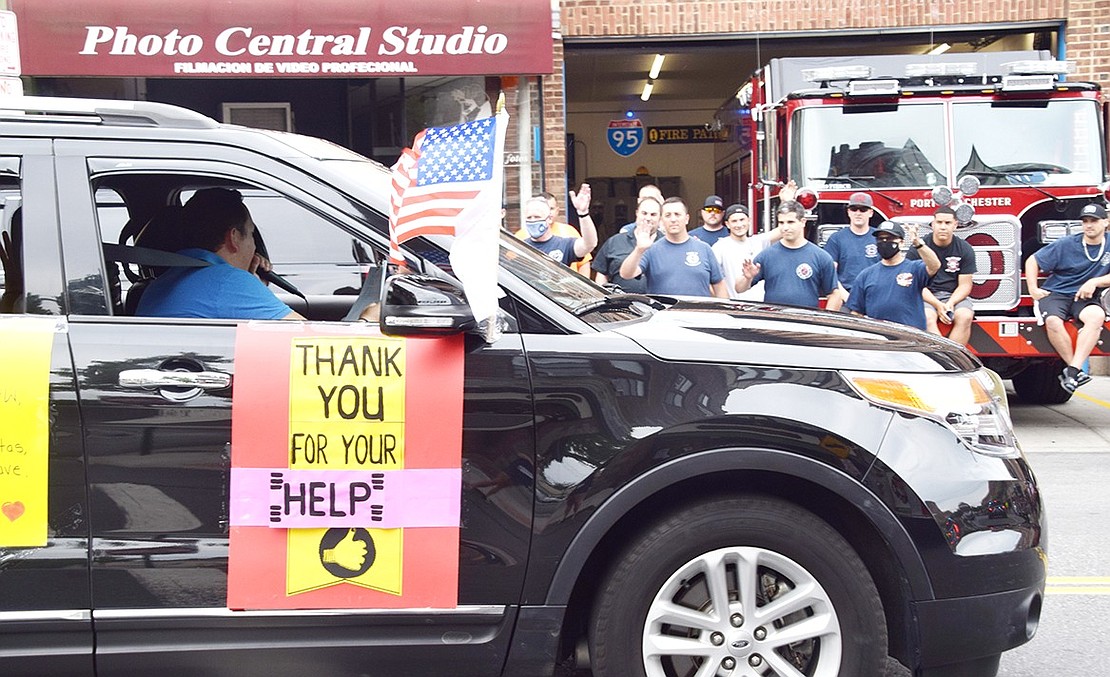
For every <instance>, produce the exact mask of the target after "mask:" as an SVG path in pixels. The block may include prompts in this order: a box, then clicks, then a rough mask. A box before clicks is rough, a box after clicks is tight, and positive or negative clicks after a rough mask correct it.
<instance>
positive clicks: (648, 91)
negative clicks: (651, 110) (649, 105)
mask: <svg viewBox="0 0 1110 677" xmlns="http://www.w3.org/2000/svg"><path fill="white" fill-rule="evenodd" d="M654 88H655V85H653V84H651V80H648V81H647V82H645V83H644V91H643V92H642V93H641V94H640V101H647V100H648V99H650V98H651V90H652V89H654Z"/></svg>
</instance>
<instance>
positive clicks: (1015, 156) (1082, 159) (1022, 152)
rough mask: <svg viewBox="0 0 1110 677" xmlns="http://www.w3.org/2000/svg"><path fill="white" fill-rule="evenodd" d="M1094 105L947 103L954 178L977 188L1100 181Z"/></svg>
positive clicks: (1071, 102) (1078, 101)
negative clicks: (972, 179) (970, 180)
mask: <svg viewBox="0 0 1110 677" xmlns="http://www.w3.org/2000/svg"><path fill="white" fill-rule="evenodd" d="M1098 115H1099V110H1098V104H1097V103H1096V102H1095V101H1092V100H1089V99H1055V100H1042V101H1014V102H1008V101H1007V102H998V101H996V102H986V101H983V102H953V104H952V132H953V144H954V157H955V159H956V164H957V167H959V168H960V169H959V172H958V176H963V175H964V174H974V175H975V176H978V177H979V180H980V182H981V184H982V185H983V186H986V187H989V186H1012V185H1020V184H1033V185H1037V186H1071V185H1094V184H1098V183H1100V182H1101V181H1102V171H1101V167H1102V150H1101V148H1100V146H1099V140H1098V139H1099V117H1098Z"/></svg>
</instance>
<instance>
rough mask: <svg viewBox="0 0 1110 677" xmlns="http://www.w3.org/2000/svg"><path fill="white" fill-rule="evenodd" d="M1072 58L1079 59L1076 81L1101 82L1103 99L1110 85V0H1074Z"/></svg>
mask: <svg viewBox="0 0 1110 677" xmlns="http://www.w3.org/2000/svg"><path fill="white" fill-rule="evenodd" d="M1065 35H1066V46H1065V49H1066V50H1067V56H1068V59H1069V60H1071V61H1075V63H1076V71H1075V74H1074V75H1070V76H1068V77H1069V78H1070V79H1073V80H1085V81H1090V82H1097V83H1099V84H1100V85H1102V87H1103V98H1104V99H1105V98H1106V89H1107V88H1108V87H1110V1H1108V0H1071V1H1070V2H1069V3H1068V26H1067V32H1066V34H1065Z"/></svg>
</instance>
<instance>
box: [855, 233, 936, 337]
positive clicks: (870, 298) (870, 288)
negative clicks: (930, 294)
mask: <svg viewBox="0 0 1110 677" xmlns="http://www.w3.org/2000/svg"><path fill="white" fill-rule="evenodd" d="M909 229H910V235H909V240H910V242H911V243H912V245H913V248H914V249H916V250H917V253H918V255H919V256H920V257H921V260H919V261H909V260H907V259H906V255H905V254H903V253H902V241H903V240H905V239H906V231H905V230H903V229H902V226H900V225H898V224H897V223H894V222H893V221H883V222H882V223H881V224H880V225H879V227H878V228H876V229H875V232H874V233H873V235H874V237H875V246H876V248H877V249H878V250H879V256H880V257H882V260H881V261H879V262H878V263H874V264H872V265H870V266H868V267H867V268H864V269H863V270H862V271H861V272H860V274H859V275H858V276H856V279H855V282H853V284H852V294H851V295H850V296H849V297H848V309H849V310H851V311H852V312H853V313H855V314H857V315H866V316H868V317H873V318H875V319H878V320H889V321H891V322H899V323H901V324H908V325H910V326H911V327H917V328H918V329H921V330H924V329H925V310H924V306H923V305H922V303H921V290H922V289H924V288H925V285H927V284H929V278H931V277H932V276H933V275H936V273H937V271H938V270H940V259H938V258H937V255H936V254H935V253H934V252H933V250H931V249H929V248H928V247H926V246H925V243H924V242H922V240H921V238H919V237H918V236H917V226H916V225H913V224H910V226H909Z"/></svg>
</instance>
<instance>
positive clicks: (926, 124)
mask: <svg viewBox="0 0 1110 677" xmlns="http://www.w3.org/2000/svg"><path fill="white" fill-rule="evenodd" d="M795 116H796V117H795V120H794V122H795V124H794V127H793V134H794V138H793V139H792V140H791V146H792V147H793V149H794V157H792V158H791V165H792V167H793V168H794V169H793V172H792V175H793V176H795V177H804V181H805V184H806V185H809V186H814V187H816V188H826V189H845V190H846V189H850V188H854V187H874V188H882V187H902V186H905V187H913V186H938V185H943V184H945V183H947V177H946V176H945V174H944V106H943V104H941V103H926V104H901V105H883V106H863V105H851V106H813V107H808V106H807V107H803V108H800V109H799V110H798V111H796V112H795ZM801 180H802V179H799V183H800V182H801Z"/></svg>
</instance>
